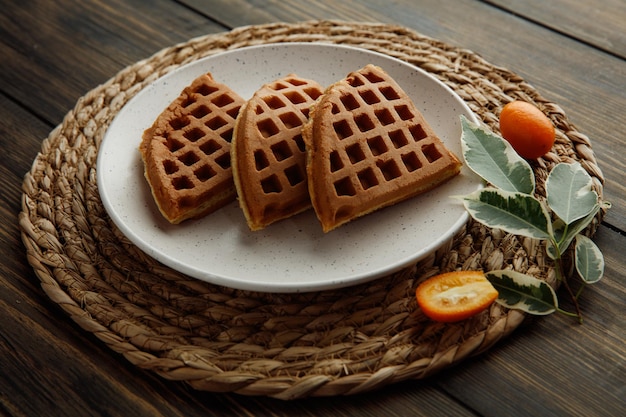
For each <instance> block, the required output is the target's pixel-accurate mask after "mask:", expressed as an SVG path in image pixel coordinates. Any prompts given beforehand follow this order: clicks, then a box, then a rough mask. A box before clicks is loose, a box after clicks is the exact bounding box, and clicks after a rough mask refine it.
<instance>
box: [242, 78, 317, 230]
mask: <svg viewBox="0 0 626 417" xmlns="http://www.w3.org/2000/svg"><path fill="white" fill-rule="evenodd" d="M322 92H323V87H322V86H320V85H319V84H318V83H316V82H315V81H311V80H306V79H303V78H300V77H298V76H297V75H295V74H289V75H287V76H286V77H283V78H281V79H279V80H276V81H274V82H272V83H269V84H266V85H264V86H262V87H261V88H260V89H259V90H258V91H257V92H256V93H255V94H254V95H253V97H252V98H251V99H250V100H249V101H248V102H246V104H244V106H243V107H242V108H241V111H240V113H239V116H238V117H237V121H236V125H235V133H234V135H233V143H232V150H231V163H232V167H233V177H234V182H235V186H236V188H237V194H238V196H239V205H240V206H241V208H242V210H243V212H244V215H245V217H246V221H247V223H248V226H249V228H250V229H251V230H260V229H263V228H264V227H266V226H268V225H270V224H272V223H274V222H276V221H278V220H282V219H285V218H287V217H290V216H293V215H295V214H297V213H300V212H302V211H304V210H306V209H308V208H310V207H311V200H310V198H309V191H308V186H307V180H306V151H305V147H304V141H303V139H302V125H303V124H304V123H305V122H306V121H307V119H308V113H309V107H310V106H311V105H312V104H313V102H314V101H315V99H317V98H318V97H319V96H320V95H321V94H322Z"/></svg>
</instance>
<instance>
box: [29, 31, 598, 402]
mask: <svg viewBox="0 0 626 417" xmlns="http://www.w3.org/2000/svg"><path fill="white" fill-rule="evenodd" d="M293 41H297V42H320V41H322V42H327V43H339V44H348V45H354V46H359V47H362V48H367V49H370V50H374V51H378V52H382V53H385V54H387V55H390V56H393V57H396V58H399V59H401V60H404V61H407V62H409V63H411V64H414V65H416V66H418V67H421V68H423V69H425V70H426V71H428V72H430V73H432V74H433V75H435V76H436V77H437V78H438V79H440V80H441V81H443V82H444V83H445V84H447V85H448V86H450V87H451V88H452V89H453V90H454V91H456V93H457V94H458V95H459V96H460V97H461V98H462V99H464V100H465V101H466V103H467V104H468V105H469V106H470V108H471V109H472V110H473V111H474V112H475V113H476V114H477V115H478V116H479V117H480V118H481V119H482V120H483V121H484V123H485V124H487V125H488V126H490V127H491V128H492V129H494V130H495V131H497V129H498V125H497V119H498V114H499V110H500V109H501V107H502V106H503V105H504V104H505V103H507V102H509V101H511V100H513V99H521V100H525V101H528V102H531V103H535V104H536V105H537V106H538V107H539V108H540V109H542V110H543V111H544V112H546V114H547V115H548V116H549V117H550V118H551V120H552V121H553V122H554V124H555V126H556V127H557V142H556V144H555V146H554V148H553V150H552V152H551V153H549V154H547V155H546V156H545V157H543V158H541V159H539V160H538V161H537V162H533V168H534V169H535V173H536V177H537V192H538V195H540V196H542V195H544V191H543V182H544V179H545V178H546V176H547V173H548V172H549V170H550V169H551V168H552V167H553V166H554V164H556V163H558V162H571V161H579V162H580V163H581V164H582V165H583V167H584V168H585V169H586V170H587V171H588V172H589V173H590V175H591V176H592V177H593V179H594V183H595V188H596V190H597V191H598V192H599V193H600V195H602V184H603V181H604V180H603V177H602V173H601V171H600V170H599V168H598V167H597V165H596V161H595V158H594V155H593V152H592V150H591V145H590V142H589V140H588V138H587V137H586V136H585V135H583V134H581V133H579V132H578V131H577V130H576V128H575V127H573V126H572V125H571V124H570V122H569V121H568V119H567V117H566V116H565V115H564V113H563V111H562V110H561V109H560V108H559V106H558V105H556V104H554V103H551V102H548V101H547V100H545V99H544V98H542V97H541V96H540V95H539V94H538V93H537V92H536V91H535V89H534V88H533V87H532V86H530V85H529V84H528V83H526V82H525V81H524V80H523V79H522V78H521V77H519V76H518V75H516V74H514V73H512V72H510V71H508V70H506V69H504V68H499V67H496V66H494V65H491V64H489V63H488V62H485V60H483V59H482V58H481V57H479V56H477V55H476V54H474V53H473V52H471V51H468V50H463V49H459V48H457V47H454V46H451V45H448V44H445V43H443V42H440V41H437V40H434V39H431V38H427V37H425V36H423V35H421V34H419V33H416V32H414V31H412V30H409V29H406V28H403V27H398V26H391V25H385V24H369V23H368V24H365V23H352V22H337V21H311V22H302V23H297V24H285V23H277V24H268V25H258V26H248V27H242V28H238V29H235V30H232V31H230V32H225V33H218V34H212V35H207V36H203V37H199V38H195V39H192V40H190V41H188V42H185V43H183V44H179V45H176V46H173V47H169V48H166V49H164V50H162V51H160V52H158V53H157V54H155V55H153V56H151V57H150V58H148V59H146V60H143V61H140V62H137V63H136V64H134V65H131V66H129V67H127V68H125V69H124V70H122V71H120V72H119V73H118V74H117V75H116V76H115V77H113V78H112V79H110V80H109V81H108V82H106V83H105V84H103V85H100V86H98V87H96V88H95V89H93V90H92V91H90V92H88V93H87V94H86V95H85V96H83V97H82V98H80V99H79V101H78V102H77V104H76V106H75V107H74V109H73V110H71V111H70V112H69V113H68V114H67V115H66V117H65V118H64V120H63V122H62V124H60V125H59V126H58V127H57V128H55V129H54V130H53V131H52V132H51V133H50V135H49V137H48V138H47V139H45V140H44V141H43V145H42V149H41V152H40V153H39V155H38V156H37V158H36V159H35V161H34V163H33V166H32V169H31V171H30V172H29V173H27V175H26V177H25V180H24V183H23V192H24V194H23V202H22V207H23V208H22V212H21V213H20V217H19V221H20V227H21V229H22V237H23V242H24V245H25V247H26V251H27V256H28V260H29V262H30V264H31V265H32V266H33V268H34V271H35V273H36V275H37V277H38V278H39V279H40V280H41V285H42V288H43V289H44V291H45V292H46V294H47V295H48V296H49V297H50V298H51V299H52V300H53V301H54V302H55V303H57V304H58V305H59V306H60V307H61V308H62V309H63V310H64V311H65V312H67V314H68V315H69V316H70V317H71V318H72V319H73V320H74V321H75V322H76V323H78V325H80V326H81V328H83V329H84V330H85V331H87V332H91V333H93V334H94V335H96V336H97V337H98V338H99V339H100V340H102V341H103V342H104V343H106V345H108V346H109V347H110V348H111V349H112V350H114V351H115V352H118V353H120V354H122V355H123V356H124V357H125V358H126V359H127V360H128V361H130V362H131V363H132V364H134V365H136V366H137V367H139V368H142V369H146V370H150V371H153V372H155V373H157V374H159V375H161V376H162V377H164V378H167V379H171V380H179V381H185V382H186V383H188V384H190V385H191V386H192V387H194V388H196V389H199V390H207V391H213V392H236V393H240V394H244V395H261V396H270V397H275V398H281V399H295V398H302V397H309V396H333V395H350V394H356V393H361V392H365V391H368V390H373V389H377V388H380V387H382V386H385V385H388V384H391V383H395V382H398V381H402V380H407V379H419V378H424V377H427V376H429V375H433V374H434V373H436V372H438V371H440V370H441V369H443V368H446V367H449V366H451V365H453V364H457V363H459V362H460V361H462V360H464V359H466V358H468V357H471V356H473V355H476V354H479V353H481V352H485V351H486V350H487V349H489V348H490V347H491V346H493V345H494V344H495V343H496V342H498V341H500V340H501V339H503V338H504V337H506V336H507V335H509V334H510V333H511V332H512V331H513V330H514V329H516V328H517V327H518V326H519V325H520V324H521V323H522V321H523V320H524V318H525V315H524V314H523V313H520V312H519V311H508V310H506V309H504V308H502V307H499V306H498V305H494V306H493V307H491V308H490V309H489V310H488V311H485V312H484V313H482V314H479V315H478V316H475V317H474V318H472V319H469V320H466V321H463V322H460V323H456V324H441V323H434V322H432V321H429V320H427V319H426V318H425V317H424V316H423V315H422V313H421V312H420V311H419V309H418V308H417V304H416V302H415V297H414V291H415V287H416V286H417V284H418V282H420V281H421V280H423V279H425V278H427V277H429V276H432V275H434V274H437V273H440V272H445V271H450V270H457V269H484V270H493V269H505V268H509V269H514V270H517V271H521V272H524V273H528V274H531V275H534V276H536V277H538V278H540V279H544V280H546V281H548V282H549V283H551V284H552V285H555V286H556V284H555V282H554V281H555V280H554V271H553V269H552V268H551V264H550V263H549V260H548V259H546V257H545V249H544V248H543V247H542V245H541V244H540V243H539V242H537V241H533V240H531V239H525V238H520V237H516V236H513V235H509V234H506V233H503V232H501V231H498V230H491V229H488V228H485V227H484V226H482V225H480V224H478V223H475V222H473V221H469V222H468V223H467V224H466V225H465V227H464V228H463V229H462V230H461V231H460V232H459V233H458V234H457V235H456V236H455V237H454V238H453V239H452V240H451V241H449V242H448V243H447V244H445V245H444V246H443V247H442V248H441V249H439V250H437V251H436V252H435V253H433V254H432V255H431V256H429V257H428V258H427V259H425V260H423V261H421V262H419V263H418V264H417V265H414V266H413V267H411V268H408V269H406V270H404V271H401V272H399V273H397V274H394V275H392V276H389V277H385V278H382V279H378V280H375V281H373V282H370V283H367V284H362V285H358V286H354V287H350V288H345V289H339V290H331V291H320V292H312V293H304V294H270V293H256V292H250V291H240V290H234V289H229V288H224V287H218V286H215V285H211V284H208V283H205V282H201V281H198V280H195V279H192V278H189V277H187V276H184V275H182V274H180V273H177V272H175V271H173V270H171V269H169V268H167V267H164V266H163V265H160V264H158V263H157V262H156V261H154V260H153V259H151V258H150V257H148V256H147V255H145V254H144V253H142V252H141V251H140V250H139V249H138V248H136V247H135V246H133V245H132V244H131V243H130V242H129V241H128V240H127V239H126V238H125V237H124V236H123V235H122V234H121V233H120V232H119V231H118V230H117V229H116V227H115V226H114V224H113V223H112V222H111V221H110V219H109V218H108V216H107V213H106V212H105V210H104V208H103V206H102V203H101V201H100V197H99V194H98V189H97V184H96V180H95V179H96V169H97V167H96V156H97V153H98V146H99V144H100V142H101V140H102V138H103V136H104V133H105V132H106V130H107V128H108V126H109V124H110V123H111V121H112V119H113V118H114V117H115V115H116V114H117V113H118V112H119V110H120V109H121V108H122V106H124V104H125V103H126V102H127V101H128V100H129V99H130V98H131V97H133V96H134V95H135V94H136V93H137V92H138V91H140V90H141V89H142V88H143V87H145V86H146V85H147V84H149V83H150V82H152V81H154V80H155V79H157V78H158V77H160V76H162V75H164V74H166V73H168V72H171V71H172V70H174V69H176V68H178V67H179V66H181V65H184V64H187V63H189V62H192V61H194V60H197V59H199V58H202V57H205V56H209V55H212V54H216V53H219V52H223V51H225V50H230V49H234V48H240V47H244V46H250V45H257V44H264V43H272V42H293ZM601 216H602V213H601V214H599V215H598V216H597V218H596V220H595V221H594V222H593V223H592V225H591V226H590V227H589V228H588V230H587V234H588V235H593V233H594V232H595V229H596V227H597V225H598V223H599V221H600V220H601Z"/></svg>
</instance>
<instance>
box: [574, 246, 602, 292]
mask: <svg viewBox="0 0 626 417" xmlns="http://www.w3.org/2000/svg"><path fill="white" fill-rule="evenodd" d="M576 271H578V274H579V275H580V277H581V278H582V280H583V281H585V282H586V283H587V284H593V283H596V282H598V281H600V279H602V276H603V275H604V256H602V252H601V251H600V249H599V248H598V247H597V246H596V244H595V243H593V241H592V240H591V239H589V238H588V237H587V236H585V235H577V236H576Z"/></svg>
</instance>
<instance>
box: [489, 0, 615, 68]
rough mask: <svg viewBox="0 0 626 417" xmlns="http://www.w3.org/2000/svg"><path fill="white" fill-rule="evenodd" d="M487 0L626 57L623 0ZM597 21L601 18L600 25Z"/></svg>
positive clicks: (557, 30) (556, 30)
mask: <svg viewBox="0 0 626 417" xmlns="http://www.w3.org/2000/svg"><path fill="white" fill-rule="evenodd" d="M487 3H490V4H493V5H496V6H498V7H501V8H502V9H503V10H507V11H509V12H511V13H514V14H516V15H518V16H524V17H525V18H526V19H529V20H532V21H534V22H537V23H539V24H541V25H542V26H546V27H548V28H550V29H551V30H553V31H555V32H560V33H563V34H565V35H567V36H570V37H572V38H575V39H577V40H579V41H581V42H585V43H587V44H590V45H593V46H595V47H596V48H598V49H601V50H603V51H606V52H607V53H610V54H613V55H617V56H618V57H620V58H626V31H625V30H624V24H625V23H624V20H623V17H624V15H626V3H625V2H623V1H621V0H603V1H596V2H590V1H584V0H553V1H541V0H533V1H528V2H519V1H515V0H493V1H487ZM598 22H602V24H601V25H598V24H597V23H598Z"/></svg>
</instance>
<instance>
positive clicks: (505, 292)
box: [485, 270, 559, 315]
mask: <svg viewBox="0 0 626 417" xmlns="http://www.w3.org/2000/svg"><path fill="white" fill-rule="evenodd" d="M485 276H486V277H487V279H488V280H489V282H491V284H492V285H493V286H494V288H495V289H496V290H498V299H497V302H498V304H501V305H503V306H505V307H508V308H513V309H518V310H523V311H525V312H527V313H531V314H536V315H546V314H550V313H553V312H555V311H556V310H557V309H558V307H559V302H558V299H557V296H556V293H555V292H554V290H553V289H552V287H551V286H549V285H548V284H547V283H545V282H544V281H542V280H540V279H537V278H535V277H531V276H530V275H525V274H522V273H520V272H516V271H506V270H500V271H491V272H488V273H486V274H485Z"/></svg>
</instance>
